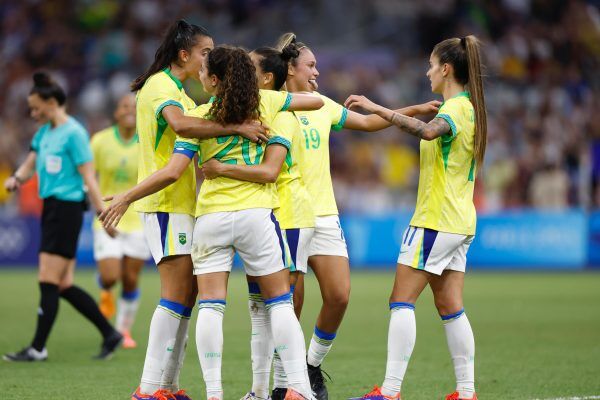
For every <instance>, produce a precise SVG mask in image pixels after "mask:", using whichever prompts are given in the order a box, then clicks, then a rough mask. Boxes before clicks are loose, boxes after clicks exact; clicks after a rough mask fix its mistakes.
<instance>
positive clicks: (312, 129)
mask: <svg viewBox="0 0 600 400" xmlns="http://www.w3.org/2000/svg"><path fill="white" fill-rule="evenodd" d="M315 94H317V95H319V96H321V98H322V99H323V101H324V102H325V105H324V106H323V107H322V108H320V109H318V110H314V111H296V112H294V114H295V115H296V117H297V119H298V121H299V123H300V141H299V146H300V151H298V152H297V153H296V154H295V157H296V159H297V160H298V165H299V167H300V175H302V179H303V180H304V183H305V184H306V188H307V189H308V193H309V195H310V198H311V200H312V205H313V210H314V214H315V216H323V215H337V214H338V209H337V205H336V203H335V196H334V194H333V183H332V182H331V172H330V164H329V134H330V133H331V130H332V129H333V130H334V131H338V130H340V129H342V128H343V127H344V123H345V122H346V118H347V116H348V110H347V109H346V108H344V107H343V106H342V105H340V104H338V103H336V102H335V101H333V100H331V99H330V98H328V97H326V96H323V95H321V94H319V93H316V92H315Z"/></svg>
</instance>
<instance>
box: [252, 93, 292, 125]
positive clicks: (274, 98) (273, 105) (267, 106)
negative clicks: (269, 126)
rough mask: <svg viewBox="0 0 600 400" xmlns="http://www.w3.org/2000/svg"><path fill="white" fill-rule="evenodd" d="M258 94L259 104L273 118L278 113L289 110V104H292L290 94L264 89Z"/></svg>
mask: <svg viewBox="0 0 600 400" xmlns="http://www.w3.org/2000/svg"><path fill="white" fill-rule="evenodd" d="M259 92H260V102H261V105H262V106H263V108H264V111H266V112H267V113H268V114H269V115H270V116H272V117H273V118H274V117H275V114H277V113H278V112H280V111H286V110H287V109H288V108H290V104H291V103H292V95H291V94H290V93H288V92H280V91H276V90H266V89H261V90H260V91H259ZM265 117H266V116H265ZM267 119H269V118H267Z"/></svg>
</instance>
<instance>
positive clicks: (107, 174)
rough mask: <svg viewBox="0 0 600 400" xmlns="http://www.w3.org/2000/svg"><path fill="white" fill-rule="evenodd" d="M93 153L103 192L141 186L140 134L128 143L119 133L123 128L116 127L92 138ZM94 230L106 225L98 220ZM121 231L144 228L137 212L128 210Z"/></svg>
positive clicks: (120, 191) (123, 190) (112, 192)
mask: <svg viewBox="0 0 600 400" xmlns="http://www.w3.org/2000/svg"><path fill="white" fill-rule="evenodd" d="M91 147H92V154H93V156H94V167H95V168H96V173H97V174H98V175H99V179H98V183H99V185H100V193H102V194H103V195H105V196H106V195H113V194H117V193H123V192H125V191H127V190H129V189H131V188H132V187H133V186H135V184H136V183H137V176H138V154H139V152H138V151H139V145H138V137H137V134H136V135H135V136H134V137H133V138H131V139H130V140H129V141H127V142H126V141H124V140H123V138H122V137H121V135H120V134H119V128H118V127H117V126H116V125H113V126H111V127H109V128H106V129H104V130H101V131H100V132H97V133H96V134H94V136H92V140H91ZM94 228H95V229H101V228H102V225H101V224H100V222H99V221H98V219H96V220H95V221H94ZM117 229H118V230H119V231H121V232H134V231H139V230H141V229H142V223H141V221H140V218H139V216H138V215H137V213H136V212H135V211H134V210H132V209H128V210H127V211H126V212H125V214H123V217H122V218H121V221H119V225H118V226H117Z"/></svg>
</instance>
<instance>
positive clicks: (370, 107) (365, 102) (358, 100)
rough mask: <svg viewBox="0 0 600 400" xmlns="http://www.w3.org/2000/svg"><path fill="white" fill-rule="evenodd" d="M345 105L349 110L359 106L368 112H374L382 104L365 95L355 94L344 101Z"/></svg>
mask: <svg viewBox="0 0 600 400" xmlns="http://www.w3.org/2000/svg"><path fill="white" fill-rule="evenodd" d="M344 107H346V108H347V109H349V110H356V109H357V108H362V109H363V110H365V111H366V112H369V113H372V114H373V113H375V111H376V110H377V109H378V108H379V107H381V106H380V105H378V104H375V103H373V102H372V101H371V100H369V99H367V98H366V97H365V96H361V95H358V94H353V95H350V96H348V98H347V99H346V101H345V102H344Z"/></svg>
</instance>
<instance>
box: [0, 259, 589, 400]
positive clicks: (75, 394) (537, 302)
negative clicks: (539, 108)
mask: <svg viewBox="0 0 600 400" xmlns="http://www.w3.org/2000/svg"><path fill="white" fill-rule="evenodd" d="M145 272H146V274H145V275H144V277H143V280H142V282H143V284H142V306H141V308H140V312H139V316H138V320H137V323H136V325H135V328H134V330H133V336H134V338H135V339H137V341H138V344H139V346H138V348H137V349H135V350H121V351H119V352H118V353H117V354H116V355H115V357H114V358H113V359H112V360H111V361H108V362H97V361H92V360H91V359H90V358H91V356H92V355H93V354H95V353H96V352H97V351H98V349H99V343H100V337H99V335H98V333H97V332H96V331H95V330H94V328H93V327H92V326H91V325H90V324H89V323H88V322H87V321H85V320H84V319H83V317H81V316H80V315H78V314H77V313H76V312H75V311H74V310H73V309H72V308H71V306H70V305H69V304H67V303H65V302H61V305H60V310H59V315H58V319H57V322H56V325H55V327H54V330H53V332H52V335H51V337H50V341H49V343H48V351H49V356H50V357H49V360H48V361H47V362H45V363H34V364H11V363H7V362H0V393H1V395H0V398H2V399H22V400H25V399H42V398H43V399H83V398H85V399H128V398H129V395H130V393H131V392H132V391H133V390H134V389H135V387H136V386H137V384H138V381H139V377H140V373H141V368H142V364H143V360H144V352H145V347H146V340H147V329H148V324H149V321H150V317H151V314H152V312H153V310H154V307H155V304H156V303H157V300H158V297H159V295H158V293H159V292H158V276H157V274H156V273H154V272H153V269H152V267H148V268H147V269H146V271H145ZM392 280H393V275H392V274H391V273H389V272H381V273H366V272H355V273H353V275H352V285H353V286H352V295H351V301H350V306H349V309H348V312H347V314H346V318H345V320H344V323H343V325H342V327H341V329H340V331H339V333H338V338H337V339H336V341H335V344H334V347H333V349H332V351H331V353H330V354H329V356H328V357H327V359H326V361H325V363H324V369H325V370H326V371H327V372H328V373H329V374H330V375H331V376H332V378H333V381H332V382H330V383H329V384H328V386H329V393H330V396H329V398H330V399H331V400H343V399H346V398H347V397H349V396H351V395H353V396H355V395H360V394H363V393H364V392H366V391H367V390H369V389H370V388H371V385H373V384H381V382H382V380H383V375H384V370H385V355H386V340H387V326H388V317H389V313H388V309H387V298H388V296H389V291H390V289H391V285H392ZM76 281H77V283H78V284H79V285H81V286H83V287H85V288H87V289H88V290H90V291H92V293H94V294H97V288H96V287H95V283H94V276H93V273H92V272H91V270H83V269H82V270H80V271H79V272H78V273H77V274H76ZM246 293H247V290H246V286H245V283H244V279H243V276H242V274H241V273H239V272H236V273H234V274H233V275H232V277H231V279H230V284H229V297H228V299H227V301H228V304H227V311H226V314H225V347H224V360H223V380H224V382H223V383H224V389H225V399H227V400H237V399H239V398H240V397H241V396H242V395H243V394H244V393H245V392H246V391H247V390H248V389H249V387H250V380H251V372H250V359H249V352H250V350H249V340H250V335H249V329H250V328H249V327H250V321H249V317H248V312H247V302H246V298H247V297H246ZM38 298H39V294H38V289H37V283H36V273H35V271H34V270H31V269H28V270H27V269H26V270H22V271H17V270H0V315H1V316H2V323H1V324H0V352H1V353H5V352H7V351H13V350H18V349H20V348H21V347H22V346H23V345H26V344H27V343H29V341H30V340H31V337H32V335H33V329H34V325H35V312H36V309H37V302H38ZM465 304H466V310H467V314H468V316H469V319H470V320H471V324H472V325H473V329H474V331H475V341H476V345H477V347H476V349H477V350H476V354H477V356H476V376H477V378H476V385H477V391H478V394H479V398H480V399H483V400H492V399H526V400H527V399H554V398H560V397H571V396H580V397H583V396H598V395H600V274H597V273H596V274H593V273H577V274H567V273H552V274H550V273H544V274H525V273H472V274H468V275H467V278H466V288H465ZM319 305H320V295H319V293H318V290H317V286H316V281H315V279H314V277H312V276H310V277H309V278H308V279H307V290H306V302H305V309H304V315H303V319H302V326H303V328H304V333H305V335H306V336H307V338H309V337H310V334H311V333H312V325H313V324H314V321H315V318H316V315H317V312H318V307H319ZM416 312H417V342H416V346H415V350H414V353H413V358H412V361H411V364H410V366H409V368H408V371H407V374H406V377H405V381H404V384H403V396H402V397H403V399H405V400H417V399H428V400H430V399H442V398H443V397H442V396H443V395H444V394H446V393H449V392H451V391H453V388H454V377H453V370H452V366H451V362H450V357H449V354H448V349H447V347H446V341H445V337H444V331H443V328H442V323H441V321H440V319H439V317H438V316H437V315H436V312H435V309H434V307H433V303H432V298H431V294H430V292H429V291H428V290H426V292H425V293H424V295H423V296H422V297H421V299H420V300H419V302H418V303H417V308H416ZM195 316H196V313H194V314H193V317H192V318H193V319H192V321H193V322H192V324H191V325H192V329H191V332H190V345H189V347H188V355H187V358H186V362H185V366H184V370H183V372H182V377H181V382H182V385H183V386H184V387H185V388H186V389H187V390H188V391H189V392H190V394H191V395H192V397H193V398H194V399H205V395H204V392H203V383H202V376H201V372H200V367H199V363H198V358H197V355H196V346H195V340H194V337H195V336H194V329H193V328H194V326H195Z"/></svg>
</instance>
